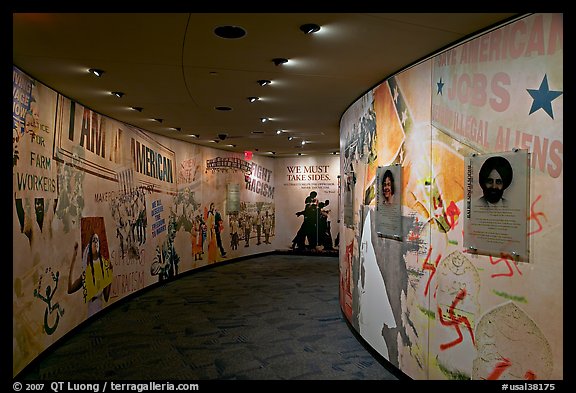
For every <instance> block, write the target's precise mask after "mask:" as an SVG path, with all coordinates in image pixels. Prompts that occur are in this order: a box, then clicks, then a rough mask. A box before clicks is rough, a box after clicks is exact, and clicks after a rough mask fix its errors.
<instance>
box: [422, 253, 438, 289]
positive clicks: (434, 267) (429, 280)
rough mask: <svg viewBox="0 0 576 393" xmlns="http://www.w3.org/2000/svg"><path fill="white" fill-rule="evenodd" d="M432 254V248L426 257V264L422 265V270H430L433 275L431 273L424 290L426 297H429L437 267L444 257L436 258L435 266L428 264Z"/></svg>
mask: <svg viewBox="0 0 576 393" xmlns="http://www.w3.org/2000/svg"><path fill="white" fill-rule="evenodd" d="M430 254H432V247H430V248H429V249H428V254H427V255H426V259H424V263H423V264H422V269H424V270H430V271H431V272H432V273H430V277H428V281H427V282H426V287H425V288H424V296H427V295H428V290H429V289H430V282H431V281H432V277H434V275H435V274H436V267H437V266H438V262H440V258H441V257H442V255H441V254H440V255H438V256H437V257H436V260H435V261H434V264H431V263H428V260H429V259H430Z"/></svg>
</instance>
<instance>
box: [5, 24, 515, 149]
mask: <svg viewBox="0 0 576 393" xmlns="http://www.w3.org/2000/svg"><path fill="white" fill-rule="evenodd" d="M516 16H519V15H518V14H513V13H192V14H190V13H14V14H13V63H14V65H15V66H17V67H19V68H20V69H21V70H23V71H24V72H26V73H28V74H29V75H31V76H32V77H33V78H35V79H37V80H38V81H40V82H42V83H44V84H46V85H47V86H49V87H51V88H53V89H54V90H57V91H58V92H60V93H62V94H64V95H65V96H67V97H69V98H71V99H73V100H75V101H77V102H79V103H80V104H83V105H84V106H86V107H88V108H90V109H92V110H94V111H96V112H99V113H101V114H104V115H107V116H109V117H112V118H114V119H117V120H120V121H122V122H125V123H128V124H131V125H134V126H136V127H139V128H142V129H144V130H147V131H150V132H153V133H157V134H161V135H164V136H168V137H172V138H176V139H181V140H184V141H189V142H192V143H196V144H200V145H204V146H212V147H217V148H221V149H225V150H229V151H235V152H242V151H244V150H252V151H255V152H257V153H256V154H266V155H270V154H271V153H270V152H275V154H276V156H287V155H295V154H297V153H303V154H329V153H332V152H334V151H338V150H339V122H340V117H341V116H342V114H343V113H344V112H345V110H346V109H347V107H348V106H349V105H350V104H352V103H353V102H354V101H356V99H358V98H359V97H360V96H361V95H362V94H364V93H365V92H367V91H368V90H369V89H370V88H372V87H374V86H376V85H377V84H378V83H380V82H381V81H383V80H384V79H385V78H386V77H388V76H390V75H392V74H394V73H396V72H397V71H399V70H401V69H402V68H404V67H406V66H407V65H410V64H413V63H415V62H416V61H418V60H421V59H423V58H425V57H427V56H429V55H430V54H432V53H434V52H436V51H438V50H440V49H441V48H445V47H446V46H449V45H451V44H453V43H455V42H456V41H459V40H462V39H463V38H465V37H467V36H470V35H471V34H474V33H476V32H478V31H481V30H484V29H486V28H488V27H490V26H493V25H495V24H498V23H501V22H503V21H507V20H511V19H512V18H514V17H516ZM307 23H314V24H318V25H319V26H321V29H320V31H319V32H317V33H314V34H304V33H303V32H302V31H301V30H300V26H301V25H303V24H307ZM219 26H236V27H241V28H242V29H243V30H244V31H245V33H246V34H245V35H244V36H243V37H241V38H233V39H225V38H221V37H219V36H217V35H216V34H215V29H216V28H217V27H219ZM275 58H286V59H288V60H289V62H288V63H285V64H281V65H276V64H275V63H274V62H273V59H275ZM90 68H96V69H101V70H103V71H105V73H104V74H103V76H102V77H100V78H97V77H95V76H94V75H92V74H90V73H88V69H90ZM259 80H270V81H272V83H271V84H270V85H267V86H260V85H259V84H258V83H257V81H259ZM112 91H121V92H123V93H124V96H122V97H121V98H117V97H114V96H113V95H112V94H110V92H112ZM248 97H259V98H260V99H259V100H258V101H256V102H253V103H251V102H249V100H248ZM131 107H140V108H142V111H141V112H139V111H136V110H133V109H131ZM219 107H220V108H219ZM222 107H226V108H222ZM218 108H219V109H218ZM222 109H229V110H222ZM264 117H266V118H269V121H267V122H265V123H262V122H261V118H264ZM153 119H162V122H161V123H160V122H158V121H155V120H153ZM278 130H282V132H281V133H280V134H277V131H278ZM192 134H196V135H199V137H198V138H195V137H193V136H191V135H192ZM218 135H220V136H221V137H224V136H225V138H224V139H223V140H222V138H219V137H218ZM289 136H291V137H293V138H292V139H291V140H289V139H288V137H289ZM302 141H305V142H306V143H305V144H304V145H302Z"/></svg>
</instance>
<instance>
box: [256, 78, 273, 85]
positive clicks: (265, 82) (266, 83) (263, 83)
mask: <svg viewBox="0 0 576 393" xmlns="http://www.w3.org/2000/svg"><path fill="white" fill-rule="evenodd" d="M270 83H272V82H271V81H269V80H268V79H260V80H259V81H258V84H259V85H260V86H266V85H269V84H270Z"/></svg>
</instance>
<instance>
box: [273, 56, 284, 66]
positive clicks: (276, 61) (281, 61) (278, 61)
mask: <svg viewBox="0 0 576 393" xmlns="http://www.w3.org/2000/svg"><path fill="white" fill-rule="evenodd" d="M272 62H273V63H274V65H277V66H279V65H281V64H285V63H288V59H285V58H283V57H276V58H275V59H272Z"/></svg>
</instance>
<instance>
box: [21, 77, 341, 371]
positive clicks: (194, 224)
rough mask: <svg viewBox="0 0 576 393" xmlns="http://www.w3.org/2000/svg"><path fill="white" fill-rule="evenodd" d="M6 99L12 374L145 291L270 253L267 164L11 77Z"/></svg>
mask: <svg viewBox="0 0 576 393" xmlns="http://www.w3.org/2000/svg"><path fill="white" fill-rule="evenodd" d="M13 92H14V102H13V117H14V122H13V123H14V127H13V134H12V142H13V210H12V212H13V320H12V321H13V375H16V374H18V372H20V371H21V370H22V369H23V368H24V367H25V366H26V365H28V364H29V363H30V362H31V361H32V360H34V359H35V358H36V357H37V356H38V355H39V354H41V353H42V352H43V351H44V350H46V349H47V348H48V347H50V345H52V344H53V343H55V342H56V341H57V340H58V339H59V338H61V337H62V336H63V335H65V334H66V333H67V332H69V331H70V330H72V329H73V328H74V327H76V326H78V325H79V324H80V323H82V322H83V321H85V320H86V319H87V318H89V317H90V316H92V315H94V314H96V313H98V312H99V311H100V310H102V309H104V308H106V307H108V306H110V305H111V304H114V303H115V302H117V301H118V300H120V299H122V298H124V297H126V296H128V295H130V294H133V293H135V292H137V291H139V290H141V289H142V288H145V287H147V286H150V285H152V284H155V283H158V282H161V281H164V280H168V279H171V278H173V277H175V276H177V275H178V274H181V273H184V272H186V271H190V270H192V269H195V268H199V267H202V266H206V265H210V264H215V263H219V262H223V261H225V260H230V259H234V258H238V257H242V256H248V255H255V254H260V253H264V252H270V251H274V249H275V248H276V245H275V241H274V239H275V236H274V235H275V231H274V228H273V226H274V225H275V221H276V220H275V217H276V214H275V210H276V206H275V199H274V184H275V179H274V167H275V162H274V161H275V160H273V159H272V158H268V157H261V156H255V157H254V158H253V159H252V160H250V161H246V160H245V159H244V156H243V155H241V154H238V153H232V152H227V151H222V150H217V149H211V148H206V147H200V146H198V145H194V144H190V143H186V142H182V141H177V140H173V139H169V138H166V137H161V136H159V135H156V134H150V133H148V132H145V131H143V130H141V129H138V128H135V127H132V126H129V125H127V124H123V123H121V122H118V121H116V120H113V119H110V118H108V117H105V116H102V115H100V114H98V113H96V112H93V111H92V110H90V109H88V108H85V107H83V106H82V105H80V104H79V103H76V102H73V101H71V100H70V99H68V98H66V97H64V96H62V95H60V94H59V93H57V92H55V91H53V90H51V89H50V88H48V87H46V86H45V85H43V84H42V83H40V82H39V81H36V80H34V79H32V78H30V77H29V76H28V75H27V74H26V73H24V72H22V71H21V70H20V69H18V68H16V67H14V68H13ZM333 167H334V168H336V169H335V170H338V169H337V168H338V163H335V164H334V165H333ZM302 200H303V198H302ZM300 204H301V203H300ZM300 204H299V205H300ZM212 207H213V209H212ZM299 207H300V206H299ZM266 213H267V215H266ZM292 214H293V213H292V212H291V215H292ZM219 216H220V217H221V218H222V222H221V223H220V225H218V222H219V220H218V217H219ZM279 219H280V218H279ZM216 228H221V232H220V240H221V243H222V247H223V250H224V252H226V256H225V257H223V254H222V252H221V251H220V249H219V246H218V241H217V240H218V236H217V233H216ZM266 232H268V235H269V237H268V242H265V241H264V240H265V238H266ZM259 236H261V240H262V241H261V242H260V244H258V237H259ZM98 250H99V252H98Z"/></svg>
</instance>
